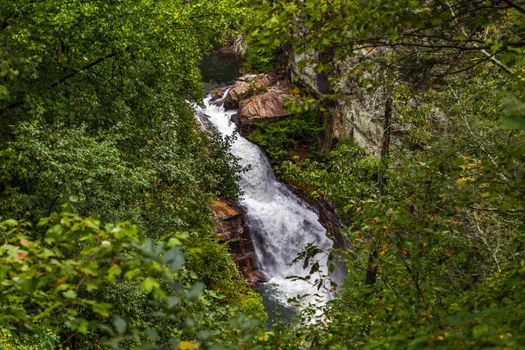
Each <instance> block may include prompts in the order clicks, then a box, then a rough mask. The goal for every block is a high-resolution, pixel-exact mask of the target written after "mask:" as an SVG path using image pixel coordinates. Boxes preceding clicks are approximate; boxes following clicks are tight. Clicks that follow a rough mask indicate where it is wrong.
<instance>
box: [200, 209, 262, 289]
mask: <svg viewBox="0 0 525 350" xmlns="http://www.w3.org/2000/svg"><path fill="white" fill-rule="evenodd" d="M210 208H211V210H212V212H213V214H214V217H215V223H216V227H217V228H216V229H215V232H214V234H215V235H216V236H217V237H218V239H219V241H221V242H223V243H224V244H228V247H229V249H230V252H231V254H232V255H233V260H234V261H235V264H236V265H237V267H238V268H239V272H240V273H241V276H242V277H243V278H244V279H245V280H246V281H247V282H248V283H249V284H251V285H253V284H255V283H258V282H264V281H266V277H265V276H264V274H263V273H262V272H261V271H260V270H259V266H258V264H257V258H256V256H255V249H254V247H253V243H252V240H251V238H250V234H249V232H248V227H247V226H246V224H245V221H244V214H243V213H242V210H241V209H240V208H234V207H233V206H231V205H229V204H228V203H226V202H223V201H215V202H214V203H212V205H211V206H210Z"/></svg>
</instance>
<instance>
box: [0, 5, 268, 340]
mask: <svg viewBox="0 0 525 350" xmlns="http://www.w3.org/2000/svg"><path fill="white" fill-rule="evenodd" d="M233 5H234V1H230V0H217V1H207V0H206V1H204V0H203V1H191V2H188V1H183V0H176V1H172V0H169V1H165V0H162V1H151V0H140V1H129V0H123V1H109V2H108V1H102V0H101V1H98V0H96V1H91V2H89V3H85V2H82V1H76V0H75V1H70V2H66V3H64V2H61V1H55V0H44V1H38V2H34V1H25V0H23V1H17V2H6V1H3V2H0V41H1V42H2V45H1V47H0V127H1V128H0V129H1V131H0V216H1V217H0V218H1V220H2V228H1V232H0V237H1V240H0V252H1V253H0V254H1V255H0V260H1V262H2V267H1V268H0V309H1V311H2V312H1V314H2V316H0V339H1V341H2V342H3V343H5V344H3V346H5V347H7V348H11V347H15V348H24V347H27V348H61V347H64V348H66V347H67V348H75V349H77V348H80V349H82V348H83V349H99V348H101V347H109V348H114V349H121V348H158V349H166V348H175V347H177V346H179V347H181V348H184V347H186V348H194V347H196V346H198V345H199V344H202V346H208V345H209V344H211V343H214V344H218V345H222V346H224V347H228V346H229V344H237V343H238V344H239V346H241V347H242V346H244V347H245V348H249V347H250V345H249V344H250V341H249V340H246V342H243V341H241V340H239V339H240V338H242V337H243V336H246V334H251V331H252V329H253V327H254V326H255V323H254V321H248V319H253V318H254V317H257V318H260V319H264V317H265V314H264V311H263V310H262V304H261V301H260V298H258V297H257V296H255V295H254V294H253V292H251V290H249V288H248V287H247V285H246V283H245V282H244V281H243V280H241V278H240V277H239V274H238V272H237V270H236V269H235V266H234V264H233V262H232V259H231V257H230V256H229V254H228V253H227V252H226V250H225V249H224V248H223V247H222V246H220V245H219V243H217V242H215V241H212V240H210V239H209V238H206V237H207V236H208V235H209V234H210V233H211V231H212V229H213V225H212V220H211V213H210V210H209V208H208V205H209V203H210V202H211V200H212V199H216V198H223V199H228V200H234V199H236V198H237V195H238V187H237V185H236V175H235V172H236V165H235V164H236V163H235V159H233V158H232V156H231V155H230V154H229V152H228V148H229V144H228V142H226V141H224V140H222V139H220V138H219V137H217V135H212V134H207V133H204V132H202V131H200V130H199V128H198V125H197V123H196V122H195V118H194V103H197V102H200V101H201V98H202V83H201V82H200V72H199V70H198V63H199V62H200V60H201V58H202V56H203V55H204V54H206V53H207V52H208V51H209V50H210V49H212V48H213V47H214V46H216V45H218V44H220V43H221V42H222V40H223V37H221V36H220V35H217V33H222V32H223V33H225V35H227V34H228V33H229V31H230V30H231V29H232V28H233V26H234V25H235V24H236V21H237V18H238V15H239V13H240V11H239V9H237V8H236V7H234V6H233ZM69 202H73V205H74V207H75V213H76V212H78V215H79V216H77V214H73V213H72V212H71V211H70V210H69V209H68V210H66V211H63V212H61V213H60V214H54V213H55V212H56V211H58V210H60V208H61V207H62V206H63V205H65V204H66V203H69ZM121 221H122V222H123V221H126V222H132V223H133V224H135V225H137V226H134V225H131V224H127V223H126V224H117V225H113V226H111V225H106V226H104V225H102V224H101V222H121ZM185 239H186V240H188V241H189V240H193V241H194V242H193V245H192V249H193V248H195V249H197V248H199V242H200V241H201V240H202V244H203V247H205V249H207V250H209V251H213V252H217V255H216V256H215V259H216V260H215V261H214V262H215V263H216V264H217V266H219V267H221V268H223V269H222V270H221V269H219V268H216V269H214V270H213V273H217V276H213V278H211V277H210V276H212V274H211V272H210V271H211V270H209V271H208V270H206V266H203V265H201V266H197V265H194V267H195V269H196V270H195V271H193V270H192V269H191V268H190V267H189V266H191V265H192V264H191V263H193V261H194V260H193V257H194V256H195V254H196V253H195V251H184V249H183V248H182V242H183V241H184V240H185ZM4 241H5V243H4ZM186 259H188V260H189V261H190V262H191V263H190V264H188V266H185V261H186ZM198 269H199V270H198ZM207 277H210V278H209V279H206V278H207ZM200 278H202V280H203V281H199V279H200ZM203 282H205V283H203ZM220 283H223V284H222V285H221V284H220ZM228 283H229V284H228ZM229 287H234V289H233V290H232V291H229V290H227V288H229ZM226 292H228V293H227V295H224V294H223V293H226ZM241 312H245V313H246V315H245V316H243V317H244V318H242V320H244V321H245V322H244V323H245V324H246V326H244V327H241V326H239V325H238V324H237V323H236V322H237V321H238V320H239V317H240V316H239V314H240V313H241ZM236 320H237V321H236ZM217 330H221V331H217ZM238 338H239V339H238ZM181 341H182V342H181ZM179 342H181V343H180V344H179ZM177 344H179V345H177ZM205 344H208V345H205ZM218 345H217V346H218ZM210 346H211V345H210ZM0 347H2V346H0Z"/></svg>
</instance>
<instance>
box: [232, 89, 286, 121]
mask: <svg viewBox="0 0 525 350" xmlns="http://www.w3.org/2000/svg"><path fill="white" fill-rule="evenodd" d="M288 97H289V94H288V93H287V92H285V91H284V90H281V89H279V88H272V89H271V90H269V91H267V92H264V93H262V94H259V95H256V96H253V97H250V98H248V99H246V100H243V101H241V103H240V105H239V115H240V117H241V118H248V119H254V118H257V119H274V118H282V117H286V116H289V115H290V114H291V113H290V111H289V110H288V109H286V107H285V106H284V101H285V100H286V99H287V98H288Z"/></svg>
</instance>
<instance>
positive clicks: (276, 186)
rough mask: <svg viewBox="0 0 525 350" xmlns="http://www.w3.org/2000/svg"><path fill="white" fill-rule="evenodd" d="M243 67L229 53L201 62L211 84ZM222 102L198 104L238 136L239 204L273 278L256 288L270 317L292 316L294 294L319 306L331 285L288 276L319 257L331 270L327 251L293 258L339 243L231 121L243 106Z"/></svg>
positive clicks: (226, 133) (226, 80)
mask: <svg viewBox="0 0 525 350" xmlns="http://www.w3.org/2000/svg"><path fill="white" fill-rule="evenodd" d="M239 69H240V66H239V61H238V60H237V59H236V58H235V56H232V55H228V54H226V55H224V54H220V55H212V56H210V57H208V58H207V59H206V60H205V61H204V62H203V64H202V67H201V70H202V72H203V77H204V79H205V81H207V82H208V87H209V88H210V89H211V88H212V87H217V86H221V85H222V86H224V85H229V84H233V82H234V81H235V80H236V78H237V77H238V74H239ZM226 95H227V94H224V96H226ZM222 102H223V101H222V100H219V101H215V102H211V96H210V95H208V96H207V97H206V98H205V99H204V101H203V105H204V107H203V108H202V107H198V109H200V110H199V112H200V113H198V115H200V116H204V117H205V118H206V119H207V121H208V122H209V123H211V124H212V125H213V126H214V127H215V129H216V130H217V131H218V132H219V133H220V134H221V135H222V136H223V137H230V136H234V140H233V142H232V144H231V150H230V151H231V153H232V154H233V155H234V156H235V157H236V158H238V161H239V164H240V165H241V167H242V168H244V169H246V170H245V171H243V172H241V173H239V180H238V181H239V187H240V190H241V192H242V195H241V197H240V198H239V204H240V205H241V206H242V207H243V208H244V210H245V213H246V223H247V225H248V227H249V231H250V235H251V238H252V241H253V244H254V248H255V253H256V256H257V260H258V264H259V268H260V270H261V271H262V272H263V273H264V274H265V275H266V276H267V278H268V282H267V283H260V284H258V285H256V286H255V287H254V289H255V290H256V291H257V292H259V293H260V294H261V296H262V297H263V303H264V305H265V307H266V310H267V312H268V314H269V315H270V322H272V319H273V320H277V319H278V320H287V319H288V320H290V319H292V318H293V317H294V314H295V310H296V309H295V307H294V306H292V305H291V304H290V303H289V299H290V298H297V297H300V296H304V295H306V297H304V298H302V299H300V302H299V306H300V307H301V306H307V305H308V304H315V305H318V306H319V305H322V304H324V303H326V302H327V301H328V300H329V298H330V296H329V294H328V292H327V291H326V290H323V289H320V290H318V288H317V286H313V285H312V283H309V282H307V281H302V280H292V279H290V278H288V277H290V276H306V275H307V274H308V272H309V271H310V268H311V265H312V263H314V261H315V260H318V263H319V270H320V271H319V272H320V273H321V274H324V275H328V272H327V260H328V258H327V254H319V255H317V256H316V257H315V259H311V261H310V263H309V264H306V266H304V265H305V264H304V262H303V261H302V260H301V261H298V262H296V263H292V262H293V260H294V259H295V258H296V257H297V254H299V253H300V252H301V251H303V249H304V248H305V247H306V246H307V245H308V244H310V243H311V244H314V245H316V246H317V247H319V248H320V249H321V250H322V251H323V252H327V251H328V250H329V249H330V248H332V245H333V242H332V241H331V240H330V239H329V238H327V237H326V230H325V228H324V227H323V226H322V225H321V224H320V223H319V215H318V214H317V213H316V212H315V210H313V209H312V208H311V207H310V206H309V205H308V204H307V203H306V202H305V201H303V200H302V199H301V198H299V197H298V196H297V195H295V194H294V193H293V192H292V191H290V190H289V189H288V188H287V187H286V185H284V184H283V183H280V182H279V181H278V180H277V179H276V177H275V174H274V173H273V170H272V167H271V165H270V162H269V160H268V159H267V157H266V155H265V154H264V152H263V151H262V150H261V149H260V148H259V147H258V146H257V145H255V144H253V143H251V142H249V141H248V140H247V139H245V138H244V137H242V136H241V135H240V134H239V133H238V132H237V130H236V125H235V124H234V123H233V122H232V121H231V118H232V116H233V115H235V114H236V113H237V111H236V110H225V109H224V107H223V106H222V104H223V103H222ZM312 260H313V261H312ZM314 279H315V277H314V276H312V280H314ZM295 306H296V305H295Z"/></svg>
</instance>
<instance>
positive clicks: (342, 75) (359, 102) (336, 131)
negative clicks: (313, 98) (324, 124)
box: [291, 52, 386, 154]
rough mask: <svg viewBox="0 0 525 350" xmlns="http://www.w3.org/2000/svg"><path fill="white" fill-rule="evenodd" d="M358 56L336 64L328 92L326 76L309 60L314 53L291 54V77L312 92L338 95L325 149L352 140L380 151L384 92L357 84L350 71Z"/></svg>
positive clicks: (356, 62)
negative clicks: (318, 71) (334, 76)
mask: <svg viewBox="0 0 525 350" xmlns="http://www.w3.org/2000/svg"><path fill="white" fill-rule="evenodd" d="M369 55H370V53H369V52H367V53H365V52H363V57H364V56H369ZM361 58H362V57H356V58H352V59H349V60H348V61H346V62H339V63H337V64H336V69H337V70H338V71H339V74H338V77H337V78H336V79H335V81H333V82H332V84H331V86H332V89H333V90H332V91H329V87H328V79H327V78H326V77H325V76H324V75H323V74H319V73H317V72H316V71H315V70H314V68H313V64H309V63H308V62H313V61H315V60H317V59H318V58H317V57H316V54H315V53H309V54H305V53H303V54H300V55H297V54H296V55H292V62H291V71H292V75H293V78H294V80H296V81H299V82H300V83H301V84H302V85H304V86H306V87H307V88H308V89H309V90H310V91H311V92H312V93H313V94H314V95H318V96H320V95H322V94H324V93H329V92H335V93H338V94H339V95H340V96H341V97H340V98H339V100H338V101H337V103H336V104H334V105H333V106H332V108H331V109H330V110H329V112H328V113H329V121H330V122H329V125H328V129H327V133H326V135H325V141H324V144H325V145H327V146H325V147H323V148H325V150H326V148H329V147H331V145H333V144H334V143H335V142H337V141H338V140H353V141H355V142H356V143H357V144H358V145H360V146H361V147H363V148H365V149H366V150H368V151H369V152H370V153H373V154H379V153H380V151H381V143H382V139H383V125H384V115H385V101H386V92H385V89H384V88H382V87H379V88H375V89H370V90H367V89H364V88H362V87H360V86H359V85H358V84H357V83H356V80H355V74H353V70H354V69H355V67H356V66H357V64H358V63H359V61H360V59H361Z"/></svg>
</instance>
